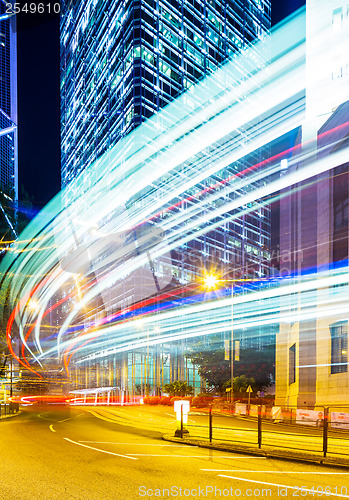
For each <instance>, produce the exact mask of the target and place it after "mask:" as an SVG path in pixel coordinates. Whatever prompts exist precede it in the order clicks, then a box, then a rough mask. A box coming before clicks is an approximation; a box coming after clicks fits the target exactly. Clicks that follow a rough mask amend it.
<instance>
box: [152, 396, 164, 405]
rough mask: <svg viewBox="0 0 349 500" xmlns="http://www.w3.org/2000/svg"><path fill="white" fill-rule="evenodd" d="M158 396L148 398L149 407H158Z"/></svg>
mask: <svg viewBox="0 0 349 500" xmlns="http://www.w3.org/2000/svg"><path fill="white" fill-rule="evenodd" d="M160 399H161V398H160V396H150V398H149V404H150V405H158V404H159V403H160Z"/></svg>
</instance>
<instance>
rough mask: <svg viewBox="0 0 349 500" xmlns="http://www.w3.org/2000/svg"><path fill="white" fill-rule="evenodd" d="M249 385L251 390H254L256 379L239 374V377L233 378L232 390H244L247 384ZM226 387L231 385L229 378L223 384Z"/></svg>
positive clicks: (235, 391)
mask: <svg viewBox="0 0 349 500" xmlns="http://www.w3.org/2000/svg"><path fill="white" fill-rule="evenodd" d="M249 385H250V386H251V388H252V390H253V392H255V391H256V381H255V379H254V378H253V377H249V378H248V377H246V376H245V375H240V376H239V377H234V378H233V391H234V393H237V392H246V391H247V388H248V386H249ZM224 386H225V387H226V388H228V387H231V380H228V382H227V383H226V384H225V385H224Z"/></svg>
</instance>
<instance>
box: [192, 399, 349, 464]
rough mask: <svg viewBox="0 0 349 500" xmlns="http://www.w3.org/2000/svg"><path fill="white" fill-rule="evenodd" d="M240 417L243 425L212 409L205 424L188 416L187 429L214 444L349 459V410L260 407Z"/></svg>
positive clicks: (196, 436)
mask: <svg viewBox="0 0 349 500" xmlns="http://www.w3.org/2000/svg"><path fill="white" fill-rule="evenodd" d="M247 410H250V408H248V409H247ZM339 410H341V411H339ZM238 416H239V417H240V418H241V417H244V416H245V417H246V420H245V422H244V424H243V425H241V423H240V424H239V425H237V424H238V421H237V420H236V415H234V416H233V415H231V414H230V415H229V413H224V412H222V411H221V412H217V411H216V410H215V409H212V408H210V409H209V411H208V415H207V420H206V419H205V420H204V423H203V424H201V423H200V425H198V424H197V423H193V421H192V419H190V415H189V422H188V424H187V428H188V431H189V434H190V437H192V438H204V439H207V440H208V441H209V442H211V443H212V442H214V441H216V442H218V441H220V442H226V443H232V444H234V443H235V444H238V445H247V446H255V447H258V448H259V449H262V448H266V447H268V448H275V449H277V448H283V449H286V450H290V451H291V450H296V451H297V452H305V453H309V452H311V453H315V454H317V455H319V456H322V457H327V456H329V455H332V456H343V457H349V407H348V408H346V407H341V408H338V407H337V408H331V407H320V408H319V407H317V408H315V409H313V408H312V409H309V408H287V409H286V408H280V407H273V408H268V409H266V408H265V407H262V406H261V405H259V406H257V411H256V409H255V408H254V409H253V412H251V413H250V412H249V411H246V414H245V415H241V413H240V414H239V415H238ZM221 417H227V418H225V419H224V418H223V419H222V418H221ZM204 418H205V417H204Z"/></svg>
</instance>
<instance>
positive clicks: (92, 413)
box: [88, 410, 117, 424]
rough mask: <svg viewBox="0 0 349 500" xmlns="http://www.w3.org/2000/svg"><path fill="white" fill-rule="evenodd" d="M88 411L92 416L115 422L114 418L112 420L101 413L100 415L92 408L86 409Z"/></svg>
mask: <svg viewBox="0 0 349 500" xmlns="http://www.w3.org/2000/svg"><path fill="white" fill-rule="evenodd" d="M88 412H89V413H91V415H93V416H94V417H96V418H100V419H101V420H105V421H106V422H112V423H113V424H115V423H117V422H116V420H113V419H111V418H107V417H103V416H102V415H100V414H99V413H97V412H95V411H93V410H88Z"/></svg>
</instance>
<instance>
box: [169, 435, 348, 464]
mask: <svg viewBox="0 0 349 500" xmlns="http://www.w3.org/2000/svg"><path fill="white" fill-rule="evenodd" d="M163 440H164V441H169V442H172V443H181V444H187V445H188V446H198V447H199V448H207V449H210V450H217V451H226V452H228V453H241V454H243V455H256V456H261V457H266V458H277V459H279V460H280V459H281V460H288V461H289V460H292V461H298V462H312V463H317V464H320V465H326V466H332V467H345V468H349V459H340V458H338V459H337V458H333V457H326V458H325V457H322V456H319V455H314V454H313V453H311V452H309V453H305V452H303V453H297V452H294V451H292V450H287V452H285V451H283V450H274V449H272V448H270V447H268V448H266V447H264V448H262V449H259V448H256V447H249V446H239V445H234V444H231V445H230V444H229V445H228V444H227V443H225V442H219V441H218V442H216V443H209V442H208V441H205V440H202V439H190V438H183V439H181V438H177V437H174V436H171V435H164V436H163Z"/></svg>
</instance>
